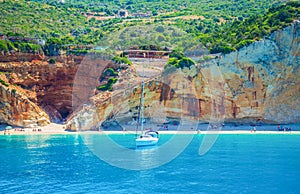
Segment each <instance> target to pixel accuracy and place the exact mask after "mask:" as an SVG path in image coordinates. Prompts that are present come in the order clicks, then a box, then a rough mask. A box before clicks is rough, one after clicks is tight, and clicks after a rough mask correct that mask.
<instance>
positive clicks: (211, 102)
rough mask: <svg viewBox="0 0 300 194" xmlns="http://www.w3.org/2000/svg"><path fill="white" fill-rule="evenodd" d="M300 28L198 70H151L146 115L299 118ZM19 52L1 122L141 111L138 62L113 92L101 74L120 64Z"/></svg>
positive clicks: (92, 120)
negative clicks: (101, 88)
mask: <svg viewBox="0 0 300 194" xmlns="http://www.w3.org/2000/svg"><path fill="white" fill-rule="evenodd" d="M299 28H300V24H299V22H295V23H294V24H293V25H292V26H290V27H287V28H285V29H283V30H280V31H277V32H274V33H273V34H272V35H271V36H270V37H266V38H265V39H264V40H261V41H258V42H255V43H253V44H251V45H249V46H248V47H245V48H242V49H240V50H239V51H236V52H232V53H230V54H227V55H224V56H218V57H217V58H216V59H213V60H209V61H206V62H203V63H200V64H197V65H196V66H193V67H192V68H191V69H183V70H181V69H169V70H167V71H165V72H164V73H163V74H162V75H161V76H159V77H156V78H151V76H148V77H147V80H146V84H145V90H146V94H145V105H146V106H145V107H146V108H145V114H146V117H152V118H153V119H154V120H156V121H157V122H158V121H161V122H163V121H164V120H165V118H167V117H172V118H188V119H192V120H200V121H201V122H208V121H213V122H223V121H225V122H253V123H257V122H264V123H299V122H300V116H299V113H300V98H299V96H300V83H299V82H300V78H299V75H300V69H299V64H300V49H299V45H300V40H299V37H300V36H299V33H300V30H299ZM18 57H19V59H20V60H19V61H18V60H17V59H18ZM18 57H17V56H13V55H12V56H9V57H6V56H0V61H2V62H0V71H1V74H0V75H1V80H2V81H3V83H1V85H0V90H1V91H0V92H1V93H0V99H1V101H0V102H1V106H2V108H1V112H0V122H1V123H9V124H12V125H20V126H28V125H30V124H38V125H44V124H47V123H49V121H50V120H51V121H54V122H57V121H61V120H62V119H69V120H68V126H69V128H71V129H78V128H85V129H90V128H91V127H95V126H99V124H100V123H102V122H103V121H104V120H105V119H117V120H118V121H120V122H123V121H126V122H128V121H132V118H136V117H137V107H138V104H139V100H140V94H141V87H140V82H141V77H139V76H138V75H137V74H136V72H141V71H140V70H138V71H136V70H135V67H130V68H128V69H123V70H120V71H119V77H118V82H117V83H116V84H115V85H114V91H113V92H99V91H98V92H97V91H96V90H95V88H96V87H97V86H98V85H99V77H100V76H101V74H102V72H103V71H104V69H105V68H107V67H113V64H112V63H111V61H109V60H107V59H104V58H99V56H93V55H91V56H59V57H56V58H54V59H55V64H52V63H50V62H49V58H48V57H47V56H33V55H30V56H28V55H26V54H25V55H24V56H22V54H18ZM21 59H22V60H21ZM151 68H152V69H155V70H157V67H156V66H155V67H154V66H153V67H151V66H150V67H148V69H149V71H150V70H151ZM146 73H147V72H146ZM150 74H151V73H149V74H147V75H150ZM6 83H7V84H8V86H7V84H6ZM95 94H96V95H95ZM73 111H75V113H74V114H72V113H73ZM70 114H71V116H70V117H69V115H70Z"/></svg>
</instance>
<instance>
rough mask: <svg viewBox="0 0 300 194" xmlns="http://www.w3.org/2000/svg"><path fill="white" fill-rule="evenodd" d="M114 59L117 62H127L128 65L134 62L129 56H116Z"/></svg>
mask: <svg viewBox="0 0 300 194" xmlns="http://www.w3.org/2000/svg"><path fill="white" fill-rule="evenodd" d="M113 61H114V62H115V63H117V64H122V63H125V64H128V65H132V62H131V61H130V60H129V59H128V58H127V57H119V56H116V57H114V58H113Z"/></svg>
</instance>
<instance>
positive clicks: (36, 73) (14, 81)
mask: <svg viewBox="0 0 300 194" xmlns="http://www.w3.org/2000/svg"><path fill="white" fill-rule="evenodd" d="M51 58H54V59H55V61H56V62H55V64H50V63H49V62H48V61H49V57H46V56H43V58H39V57H37V56H35V55H32V54H26V53H25V54H22V53H15V54H14V56H13V55H8V56H5V55H1V56H0V61H2V62H0V72H2V73H1V79H2V80H5V82H6V83H8V84H9V86H8V87H6V86H4V85H0V86H1V87H2V92H1V94H0V99H1V101H0V102H2V104H4V105H3V108H2V109H1V110H2V112H1V113H0V122H1V123H9V124H11V125H18V126H28V124H37V125H45V124H47V123H49V122H50V121H52V122H60V121H62V120H63V119H65V118H66V117H67V116H68V115H69V114H71V113H72V112H73V110H74V109H76V106H77V105H76V104H75V105H74V103H72V91H73V89H74V88H75V89H78V90H81V91H82V93H83V94H84V93H85V92H84V90H85V89H87V88H88V89H89V91H88V92H91V91H92V90H93V89H95V87H96V86H97V84H98V83H97V82H95V83H90V82H88V83H87V85H85V86H83V87H82V86H79V87H74V80H75V77H76V72H77V69H78V68H79V66H84V65H85V64H89V63H92V64H96V63H98V64H101V61H99V60H98V59H96V58H92V57H88V56H58V57H51ZM18 59H19V61H18ZM10 60H11V61H10ZM88 70H89V69H87V71H88ZM100 74H101V72H100ZM87 76H89V74H87ZM90 84H91V85H92V86H89V87H88V85H90ZM12 90H13V91H14V92H11V91H12ZM24 99H26V103H25V101H24ZM23 101H24V103H23ZM7 103H8V104H7ZM80 103H83V102H80ZM80 103H77V104H78V106H80V105H81V104H80ZM19 106H20V107H19Z"/></svg>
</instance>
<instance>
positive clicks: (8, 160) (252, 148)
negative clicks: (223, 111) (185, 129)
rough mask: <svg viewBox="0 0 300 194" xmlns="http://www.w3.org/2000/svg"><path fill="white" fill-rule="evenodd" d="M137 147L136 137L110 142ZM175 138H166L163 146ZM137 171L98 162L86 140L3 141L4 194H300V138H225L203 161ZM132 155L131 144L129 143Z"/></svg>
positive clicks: (194, 147) (0, 179)
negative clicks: (133, 142)
mask: <svg viewBox="0 0 300 194" xmlns="http://www.w3.org/2000/svg"><path fill="white" fill-rule="evenodd" d="M111 136H112V139H114V140H115V141H117V142H118V141H120V142H122V143H123V144H124V142H125V144H126V142H131V141H132V139H133V136H132V135H111ZM170 136H171V135H162V138H161V140H160V141H163V140H164V139H165V140H168V139H169V138H170ZM202 139H203V135H195V136H194V138H193V140H192V142H191V143H190V145H189V146H188V147H187V148H186V149H185V151H184V152H183V153H181V154H180V155H179V156H178V157H177V158H176V159H174V160H172V161H171V162H169V163H167V164H165V165H163V166H160V167H158V168H154V169H150V170H143V171H132V170H125V169H121V168H117V167H114V166H111V165H109V164H107V163H106V162H104V161H102V160H100V159H99V158H98V157H96V156H95V155H94V154H93V152H91V151H90V149H89V148H88V147H87V146H86V145H85V144H84V143H83V140H82V137H81V136H80V135H32V136H0V161H1V168H0V191H1V193H149V194H150V193H300V184H299V180H300V135H291V134H276V135H262V134H256V135H254V134H251V135H242V134H240V135H219V137H218V139H217V141H216V143H215V144H214V146H213V147H212V148H211V150H210V151H209V152H208V153H207V154H205V155H204V156H199V155H198V149H199V145H200V143H201V141H202ZM128 147H131V143H128Z"/></svg>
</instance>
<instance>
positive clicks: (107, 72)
mask: <svg viewBox="0 0 300 194" xmlns="http://www.w3.org/2000/svg"><path fill="white" fill-rule="evenodd" d="M103 74H104V76H117V75H118V72H116V71H115V70H114V69H113V68H107V69H106V70H105V71H104V72H103Z"/></svg>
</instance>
